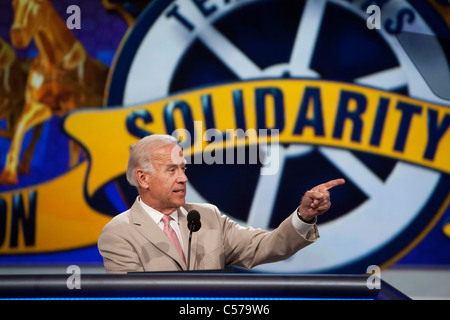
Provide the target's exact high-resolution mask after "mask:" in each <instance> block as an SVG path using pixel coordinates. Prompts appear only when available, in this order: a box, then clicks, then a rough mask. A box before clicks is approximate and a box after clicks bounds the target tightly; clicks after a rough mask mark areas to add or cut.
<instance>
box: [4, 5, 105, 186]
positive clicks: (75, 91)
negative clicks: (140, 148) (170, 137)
mask: <svg viewBox="0 0 450 320" xmlns="http://www.w3.org/2000/svg"><path fill="white" fill-rule="evenodd" d="M13 9H14V22H13V25H12V26H11V30H10V34H11V41H12V44H13V45H14V46H15V47H17V48H25V47H27V46H28V45H29V43H30V41H31V40H32V39H34V41H35V43H36V46H37V48H38V50H39V54H38V56H37V57H36V58H35V59H34V60H33V62H32V64H31V66H30V71H29V74H28V79H27V84H26V89H25V105H24V108H23V111H22V113H21V115H20V117H19V119H18V121H17V124H16V126H15V129H14V136H13V137H12V141H11V146H10V148H9V150H8V154H7V156H6V163H5V167H4V169H3V172H2V174H1V175H0V183H1V184H17V183H18V176H17V169H18V162H19V155H20V150H21V146H22V143H23V138H24V135H25V133H26V132H27V131H28V130H30V129H32V128H35V127H37V128H38V127H40V126H41V125H42V124H43V123H44V122H45V121H47V120H48V119H50V118H51V117H52V116H53V115H57V116H63V115H65V114H66V113H67V112H69V111H71V110H75V109H78V108H82V107H90V106H97V107H98V106H101V105H102V98H103V91H104V86H105V82H106V77H107V72H108V68H107V67H106V65H104V64H102V63H101V62H99V61H96V60H94V59H92V58H90V57H88V56H87V53H86V50H85V49H84V47H83V45H82V44H81V43H80V42H79V41H78V40H77V39H76V38H75V36H74V35H73V34H72V32H71V31H70V30H69V29H68V28H67V26H66V23H65V21H63V20H62V19H61V17H60V16H59V15H58V14H57V12H56V11H55V9H54V8H53V6H52V4H51V2H50V1H49V0H13ZM69 143H70V146H69V150H70V151H69V152H70V157H69V164H68V165H69V168H71V167H73V166H75V165H76V164H77V163H78V161H79V156H80V152H81V151H82V149H81V147H80V145H79V144H77V143H76V142H75V141H72V140H71V141H70V142H69Z"/></svg>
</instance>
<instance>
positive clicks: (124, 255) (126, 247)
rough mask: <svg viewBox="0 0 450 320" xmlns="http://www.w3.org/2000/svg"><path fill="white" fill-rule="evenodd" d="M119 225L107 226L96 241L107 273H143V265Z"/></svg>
mask: <svg viewBox="0 0 450 320" xmlns="http://www.w3.org/2000/svg"><path fill="white" fill-rule="evenodd" d="M118 229H123V227H121V226H120V225H117V224H114V223H113V224H109V225H107V226H106V227H105V228H104V229H103V231H102V233H101V234H100V237H99V239H98V248H99V251H100V254H101V255H102V256H103V264H104V266H105V269H106V272H107V273H127V272H133V271H144V268H143V264H142V263H141V260H140V258H139V255H138V253H137V252H136V250H135V248H134V246H133V245H132V244H131V243H130V241H128V239H126V238H125V237H124V236H123V235H127V232H124V231H125V230H123V231H121V230H118Z"/></svg>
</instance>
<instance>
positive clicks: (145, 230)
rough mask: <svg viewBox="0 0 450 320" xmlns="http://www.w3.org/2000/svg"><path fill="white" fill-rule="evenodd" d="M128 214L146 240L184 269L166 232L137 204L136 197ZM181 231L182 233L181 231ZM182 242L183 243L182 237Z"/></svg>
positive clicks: (181, 260)
mask: <svg viewBox="0 0 450 320" xmlns="http://www.w3.org/2000/svg"><path fill="white" fill-rule="evenodd" d="M130 215H131V219H132V223H133V224H134V226H135V228H136V230H137V231H138V232H139V233H140V234H142V235H143V236H144V237H145V238H146V239H147V240H148V241H150V242H151V243H153V244H154V245H155V246H156V247H157V248H158V249H159V250H160V251H161V252H163V253H165V254H166V255H168V256H169V257H171V258H172V259H174V260H175V261H176V262H177V263H178V264H179V265H180V268H181V269H183V270H185V269H186V264H185V263H184V261H183V259H182V258H181V257H180V254H179V253H178V251H177V249H176V248H175V246H174V244H173V243H172V241H170V240H169V238H168V237H167V236H166V234H165V233H164V232H163V231H162V230H161V229H160V228H159V227H158V226H157V225H156V223H155V222H154V221H153V220H152V218H150V217H149V215H148V214H147V212H145V210H144V209H143V208H142V207H141V205H140V204H139V200H138V199H136V201H135V202H134V204H133V206H132V207H131V208H130ZM180 227H181V225H180ZM181 233H182V234H183V232H181ZM183 243H185V242H184V237H183ZM185 252H187V251H185ZM186 259H187V257H186Z"/></svg>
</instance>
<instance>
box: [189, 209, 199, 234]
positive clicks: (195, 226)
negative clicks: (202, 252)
mask: <svg viewBox="0 0 450 320" xmlns="http://www.w3.org/2000/svg"><path fill="white" fill-rule="evenodd" d="M187 221H188V229H189V230H191V231H192V232H197V231H198V230H200V227H201V226H202V223H201V222H200V213H199V212H198V211H197V210H191V211H189V212H188V214H187Z"/></svg>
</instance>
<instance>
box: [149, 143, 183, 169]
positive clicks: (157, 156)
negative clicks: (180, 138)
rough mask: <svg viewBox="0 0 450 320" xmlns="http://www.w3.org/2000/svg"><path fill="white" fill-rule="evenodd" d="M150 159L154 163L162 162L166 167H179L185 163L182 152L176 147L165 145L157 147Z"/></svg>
mask: <svg viewBox="0 0 450 320" xmlns="http://www.w3.org/2000/svg"><path fill="white" fill-rule="evenodd" d="M152 158H153V160H155V161H158V162H162V163H164V164H167V165H171V164H176V165H179V164H182V163H183V164H185V163H186V159H185V158H184V156H183V150H182V149H181V148H180V147H179V146H178V145H166V146H162V147H159V148H157V149H156V150H154V151H153V153H152Z"/></svg>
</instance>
